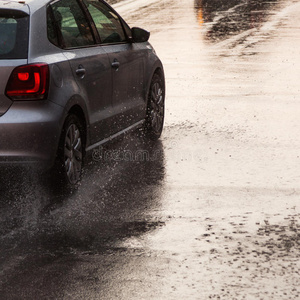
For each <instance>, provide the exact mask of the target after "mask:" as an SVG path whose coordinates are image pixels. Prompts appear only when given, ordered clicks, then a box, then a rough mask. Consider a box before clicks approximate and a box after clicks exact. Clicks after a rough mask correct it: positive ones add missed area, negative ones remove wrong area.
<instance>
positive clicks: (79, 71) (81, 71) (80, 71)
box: [76, 65, 86, 78]
mask: <svg viewBox="0 0 300 300" xmlns="http://www.w3.org/2000/svg"><path fill="white" fill-rule="evenodd" d="M85 73H86V71H85V68H84V67H83V66H81V65H79V66H78V69H77V70H76V75H77V76H79V77H80V78H83V77H84V75H85Z"/></svg>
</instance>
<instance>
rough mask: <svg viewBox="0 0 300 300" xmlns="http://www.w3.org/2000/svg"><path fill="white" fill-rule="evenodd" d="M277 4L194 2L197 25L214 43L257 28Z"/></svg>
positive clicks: (236, 1) (267, 2) (273, 2)
mask: <svg viewBox="0 0 300 300" xmlns="http://www.w3.org/2000/svg"><path fill="white" fill-rule="evenodd" d="M278 2H279V1H278V0H272V1H266V0H265V1H240V0H231V1H219V0H195V10H196V14H197V18H198V21H199V23H200V24H203V25H205V27H206V37H207V39H208V40H210V41H212V42H214V41H219V40H224V39H227V38H229V37H230V36H232V35H235V34H239V33H241V32H244V31H247V30H251V29H253V28H254V29H255V28H259V27H260V26H262V25H263V24H264V22H265V21H266V20H267V19H268V18H269V17H270V13H272V9H273V8H274V6H276V5H277V4H278Z"/></svg>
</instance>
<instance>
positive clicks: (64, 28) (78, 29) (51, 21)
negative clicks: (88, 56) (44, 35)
mask: <svg viewBox="0 0 300 300" xmlns="http://www.w3.org/2000/svg"><path fill="white" fill-rule="evenodd" d="M50 8H51V9H48V16H47V20H48V25H47V26H48V38H49V40H50V42H51V43H53V44H54V45H57V46H58V44H59V40H60V39H61V44H62V45H60V46H61V47H62V48H76V47H83V46H88V45H93V44H94V38H93V35H92V31H91V28H90V26H89V23H88V21H87V20H86V18H85V15H84V13H83V11H82V10H81V8H80V6H79V4H78V2H77V1H76V0H75V1H74V0H61V1H56V2H54V3H53V4H51V5H50Z"/></svg>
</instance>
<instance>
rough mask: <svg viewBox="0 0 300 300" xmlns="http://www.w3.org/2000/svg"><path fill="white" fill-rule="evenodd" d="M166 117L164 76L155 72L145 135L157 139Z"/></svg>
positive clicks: (150, 91) (151, 86)
mask: <svg viewBox="0 0 300 300" xmlns="http://www.w3.org/2000/svg"><path fill="white" fill-rule="evenodd" d="M164 117H165V87H164V82H163V80H162V78H161V77H160V76H159V75H158V74H154V75H153V78H152V80H151V84H150V89H149V94H148V104H147V115H146V122H145V135H146V137H147V138H149V139H151V140H157V139H159V137H160V136H161V133H162V130H163V126H164Z"/></svg>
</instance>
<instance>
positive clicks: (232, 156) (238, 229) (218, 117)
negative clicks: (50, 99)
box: [0, 0, 300, 300]
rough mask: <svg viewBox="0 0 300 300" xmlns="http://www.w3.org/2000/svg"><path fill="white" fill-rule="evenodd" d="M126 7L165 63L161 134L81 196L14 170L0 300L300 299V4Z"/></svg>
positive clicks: (108, 164) (110, 153) (97, 172)
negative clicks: (148, 32)
mask: <svg viewBox="0 0 300 300" xmlns="http://www.w3.org/2000/svg"><path fill="white" fill-rule="evenodd" d="M124 3H125V4H124ZM114 5H115V7H116V8H117V10H118V11H120V13H121V14H122V15H123V16H124V18H125V19H126V20H128V21H129V23H130V25H131V26H134V25H136V26H140V27H145V28H147V29H149V30H150V31H151V32H152V35H151V40H150V41H151V43H153V45H154V46H155V49H156V50H157V52H158V54H159V56H160V57H161V58H162V60H163V62H164V66H165V71H166V79H167V113H166V126H165V130H164V134H163V137H162V139H161V142H159V143H157V144H148V143H145V141H144V140H143V139H142V138H141V137H140V136H139V135H138V134H133V135H132V136H130V137H129V138H128V139H126V140H124V141H120V142H116V143H115V144H113V145H110V146H108V147H107V148H105V149H99V152H97V153H96V155H94V157H93V159H91V160H90V161H89V163H88V165H87V166H86V169H85V176H84V180H83V182H82V184H81V186H80V187H79V189H78V191H77V192H74V193H71V194H70V193H67V191H65V190H64V189H60V190H57V189H55V190H53V189H52V188H51V185H49V184H48V182H41V180H40V178H38V177H37V176H36V175H34V174H30V173H29V174H28V173H21V172H12V173H9V174H8V173H3V172H2V173H1V179H0V192H1V202H0V207H1V209H0V263H1V268H0V291H1V293H0V295H1V297H0V298H3V299H130V300H131V299H182V298H186V299H228V300H232V299H280V300H281V299H297V297H299V295H300V289H299V286H300V279H299V269H300V265H299V250H300V241H299V237H300V222H299V217H300V210H299V196H300V186H299V179H300V172H299V160H300V155H299V150H298V149H299V148H300V140H299V137H298V136H299V132H300V123H299V113H300V104H299V101H298V98H299V78H300V68H299V66H300V50H299V49H300V39H299V33H300V22H299V18H298V16H299V13H300V2H299V1H294V0H285V1H284V0H277V1H263V0H251V1H244V0H227V1H225V0H223V1H217V0H202V1H199V0H198V1H196V0H185V1H184V2H182V1H179V0H172V1H171V0H151V1H146V0H135V1H134V2H133V1H132V0H124V1H123V2H119V3H116V4H114Z"/></svg>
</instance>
